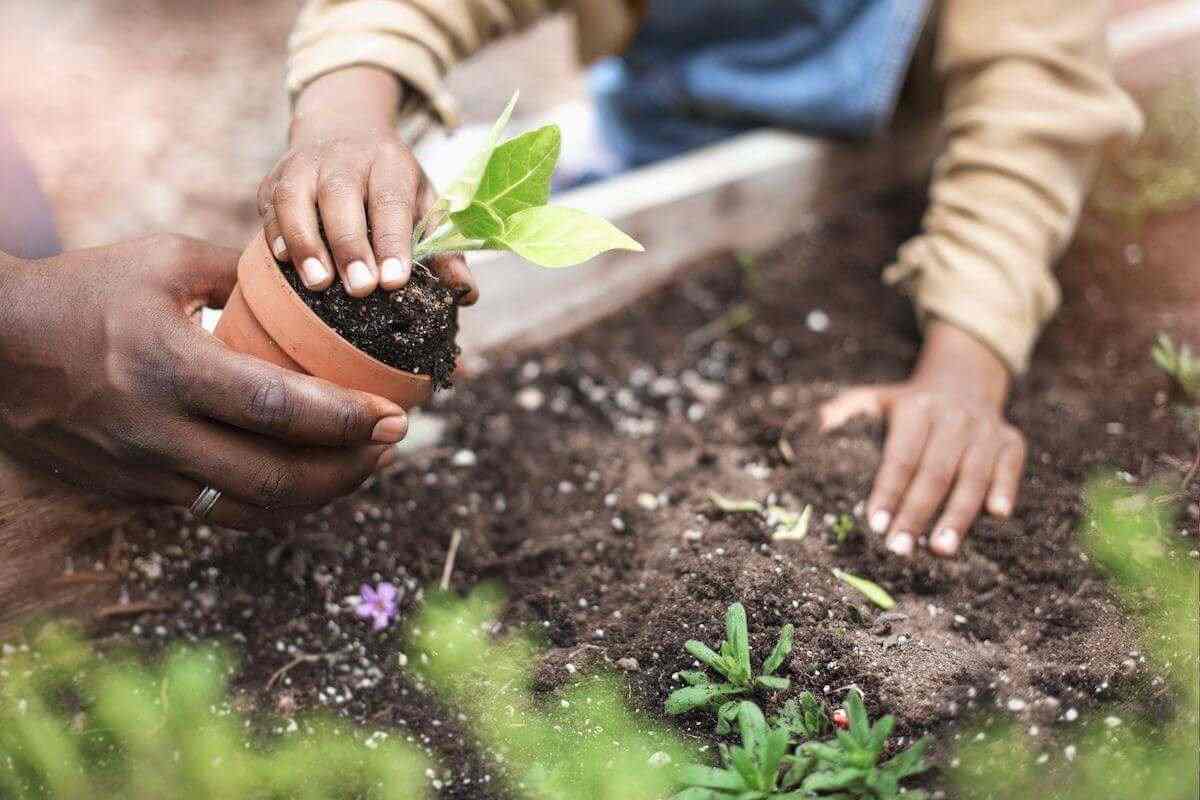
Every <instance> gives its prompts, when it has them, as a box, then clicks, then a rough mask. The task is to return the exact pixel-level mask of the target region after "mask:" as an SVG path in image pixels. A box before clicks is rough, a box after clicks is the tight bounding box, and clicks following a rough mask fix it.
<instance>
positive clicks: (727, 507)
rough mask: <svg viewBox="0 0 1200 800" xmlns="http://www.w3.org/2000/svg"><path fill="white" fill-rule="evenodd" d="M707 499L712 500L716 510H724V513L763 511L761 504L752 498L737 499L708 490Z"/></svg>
mask: <svg viewBox="0 0 1200 800" xmlns="http://www.w3.org/2000/svg"><path fill="white" fill-rule="evenodd" d="M708 499H709V500H711V501H712V504H713V505H714V506H716V507H717V510H718V511H724V512H725V513H726V514H743V513H758V514H761V513H763V507H762V505H761V504H759V503H757V502H755V501H754V500H737V499H734V498H729V497H725V496H723V495H719V494H717V493H716V492H709V493H708Z"/></svg>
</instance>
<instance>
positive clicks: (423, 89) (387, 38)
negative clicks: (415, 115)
mask: <svg viewBox="0 0 1200 800" xmlns="http://www.w3.org/2000/svg"><path fill="white" fill-rule="evenodd" d="M559 4H560V3H559V2H557V0H307V2H306V3H305V5H304V8H303V9H302V10H301V12H300V17H299V19H298V20H297V22H296V28H295V30H294V31H293V33H292V36H291V39H290V40H289V42H288V50H289V59H288V73H287V86H288V92H289V94H290V95H291V96H292V98H293V99H294V98H295V97H296V95H297V94H299V92H300V90H302V89H303V88H304V87H305V86H307V85H308V84H309V83H311V82H312V81H313V80H315V79H317V78H318V77H320V76H321V75H324V74H325V73H328V72H333V71H334V70H338V69H342V68H345V67H348V66H353V65H356V64H363V65H371V66H377V67H380V68H382V69H386V70H388V71H389V72H393V73H395V74H396V75H398V76H400V77H401V78H403V79H404V81H405V82H406V83H407V84H408V85H409V87H410V88H412V89H413V90H415V91H416V94H417V95H418V96H419V99H420V100H421V101H422V102H424V103H426V104H427V105H428V106H429V107H430V108H431V109H432V110H433V112H434V113H435V114H436V115H437V116H438V118H439V119H440V121H441V122H442V123H443V124H446V125H454V124H456V122H457V119H458V111H457V104H456V103H455V100H454V98H453V97H452V96H451V95H450V93H449V91H447V89H446V87H445V83H444V78H445V75H446V73H447V71H448V70H449V69H450V68H451V67H452V66H453V65H454V64H456V63H457V62H459V61H461V60H463V59H465V58H468V57H469V56H471V55H472V54H474V53H475V52H476V51H478V50H479V49H481V48H482V47H483V46H484V45H486V44H487V43H488V42H490V41H492V40H494V39H498V38H500V37H502V36H505V35H507V34H508V33H511V32H514V31H517V30H519V29H521V28H523V27H525V26H527V25H529V24H530V23H531V22H533V21H534V20H536V19H538V18H539V17H541V16H543V15H545V14H546V13H548V12H550V11H551V10H553V8H554V7H556V6H558V5H559Z"/></svg>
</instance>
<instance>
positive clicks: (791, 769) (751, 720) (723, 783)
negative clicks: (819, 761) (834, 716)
mask: <svg viewBox="0 0 1200 800" xmlns="http://www.w3.org/2000/svg"><path fill="white" fill-rule="evenodd" d="M737 706H738V711H737V721H738V729H739V731H740V732H741V736H742V746H741V747H725V746H722V747H721V764H722V766H721V767H705V766H700V765H688V766H685V767H683V768H682V769H680V770H679V776H680V779H681V781H682V782H683V783H684V784H686V785H687V787H688V788H686V789H684V790H683V791H682V792H680V793H679V794H677V795H675V798H674V800H784V799H785V798H788V800H791V798H796V800H799V799H800V798H809V797H812V795H811V794H809V793H807V792H803V791H801V790H800V784H801V782H802V781H803V780H804V777H805V775H806V774H807V773H808V771H809V770H810V769H811V766H812V760H811V759H810V758H807V757H797V756H795V755H792V754H789V753H788V750H789V749H790V746H791V735H790V733H789V731H788V730H787V729H786V728H779V727H776V728H772V727H770V726H768V725H767V721H766V720H765V719H764V718H763V713H762V711H761V710H760V709H759V707H758V706H756V705H755V704H754V703H751V702H747V701H742V702H739V703H738V704H737Z"/></svg>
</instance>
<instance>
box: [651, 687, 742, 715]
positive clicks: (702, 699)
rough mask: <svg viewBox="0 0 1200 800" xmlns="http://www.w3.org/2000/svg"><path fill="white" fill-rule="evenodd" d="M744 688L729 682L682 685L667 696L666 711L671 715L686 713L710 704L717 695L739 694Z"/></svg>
mask: <svg viewBox="0 0 1200 800" xmlns="http://www.w3.org/2000/svg"><path fill="white" fill-rule="evenodd" d="M744 691H745V689H744V688H743V687H741V686H734V685H732V684H729V683H704V684H700V685H698V686H684V687H683V688H682V689H676V690H675V691H673V692H671V694H670V696H669V697H667V705H666V709H667V713H668V714H671V715H676V714H686V713H687V712H689V711H694V710H695V709H697V708H703V707H705V706H707V705H709V704H711V703H712V702H713V701H714V700H716V699H717V698H719V697H724V696H726V695H731V694H741V693H742V692H744Z"/></svg>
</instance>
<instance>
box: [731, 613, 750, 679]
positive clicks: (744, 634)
mask: <svg viewBox="0 0 1200 800" xmlns="http://www.w3.org/2000/svg"><path fill="white" fill-rule="evenodd" d="M725 637H726V639H725V640H726V641H727V642H729V646H730V650H731V651H732V654H733V657H734V658H735V659H736V663H737V667H738V677H739V678H741V680H742V681H743V682H745V681H747V680H749V679H750V675H751V674H752V672H751V670H750V631H749V628H748V627H747V625H746V607H745V606H743V605H742V604H741V603H734V604H733V605H731V606H730V607H729V610H728V611H726V612H725Z"/></svg>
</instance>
